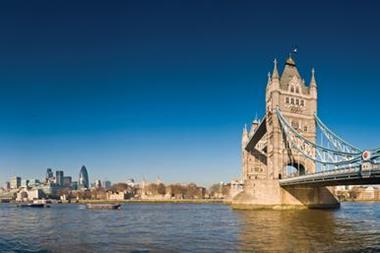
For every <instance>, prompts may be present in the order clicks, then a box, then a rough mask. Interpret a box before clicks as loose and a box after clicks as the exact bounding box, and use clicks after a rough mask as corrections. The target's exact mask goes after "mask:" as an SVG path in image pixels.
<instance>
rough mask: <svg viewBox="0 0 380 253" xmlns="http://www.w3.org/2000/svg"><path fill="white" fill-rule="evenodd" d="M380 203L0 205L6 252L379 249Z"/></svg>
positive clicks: (0, 235) (0, 242) (0, 239)
mask: <svg viewBox="0 0 380 253" xmlns="http://www.w3.org/2000/svg"><path fill="white" fill-rule="evenodd" d="M378 251H380V203H342V206H341V208H340V209H338V210H288V211H268V210H262V211H236V210H232V209H231V208H230V207H229V206H227V205H222V204H128V205H123V206H122V209H121V210H91V209H85V208H84V206H83V205H75V204H73V205H52V207H51V208H44V209H33V208H17V207H15V206H14V205H11V204H1V205H0V252H378Z"/></svg>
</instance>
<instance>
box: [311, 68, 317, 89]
mask: <svg viewBox="0 0 380 253" xmlns="http://www.w3.org/2000/svg"><path fill="white" fill-rule="evenodd" d="M311 86H315V87H317V82H316V81H315V70H314V68H312V69H311V79H310V87H311Z"/></svg>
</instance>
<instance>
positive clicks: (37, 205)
mask: <svg viewBox="0 0 380 253" xmlns="http://www.w3.org/2000/svg"><path fill="white" fill-rule="evenodd" d="M17 207H33V208H43V207H45V204H42V203H28V204H19V205H17ZM46 207H49V206H46Z"/></svg>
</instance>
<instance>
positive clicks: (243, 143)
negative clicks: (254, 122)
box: [241, 124, 249, 150]
mask: <svg viewBox="0 0 380 253" xmlns="http://www.w3.org/2000/svg"><path fill="white" fill-rule="evenodd" d="M248 141H249V137H248V130H247V124H244V127H243V133H242V136H241V148H242V149H243V150H244V149H245V147H246V146H247V144H248Z"/></svg>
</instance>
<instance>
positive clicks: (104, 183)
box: [103, 180, 112, 189]
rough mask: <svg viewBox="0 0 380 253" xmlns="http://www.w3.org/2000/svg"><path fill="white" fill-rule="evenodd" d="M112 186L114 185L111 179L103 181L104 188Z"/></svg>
mask: <svg viewBox="0 0 380 253" xmlns="http://www.w3.org/2000/svg"><path fill="white" fill-rule="evenodd" d="M111 186H112V184H111V181H108V180H106V181H104V182H103V188H104V189H109V188H111Z"/></svg>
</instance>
